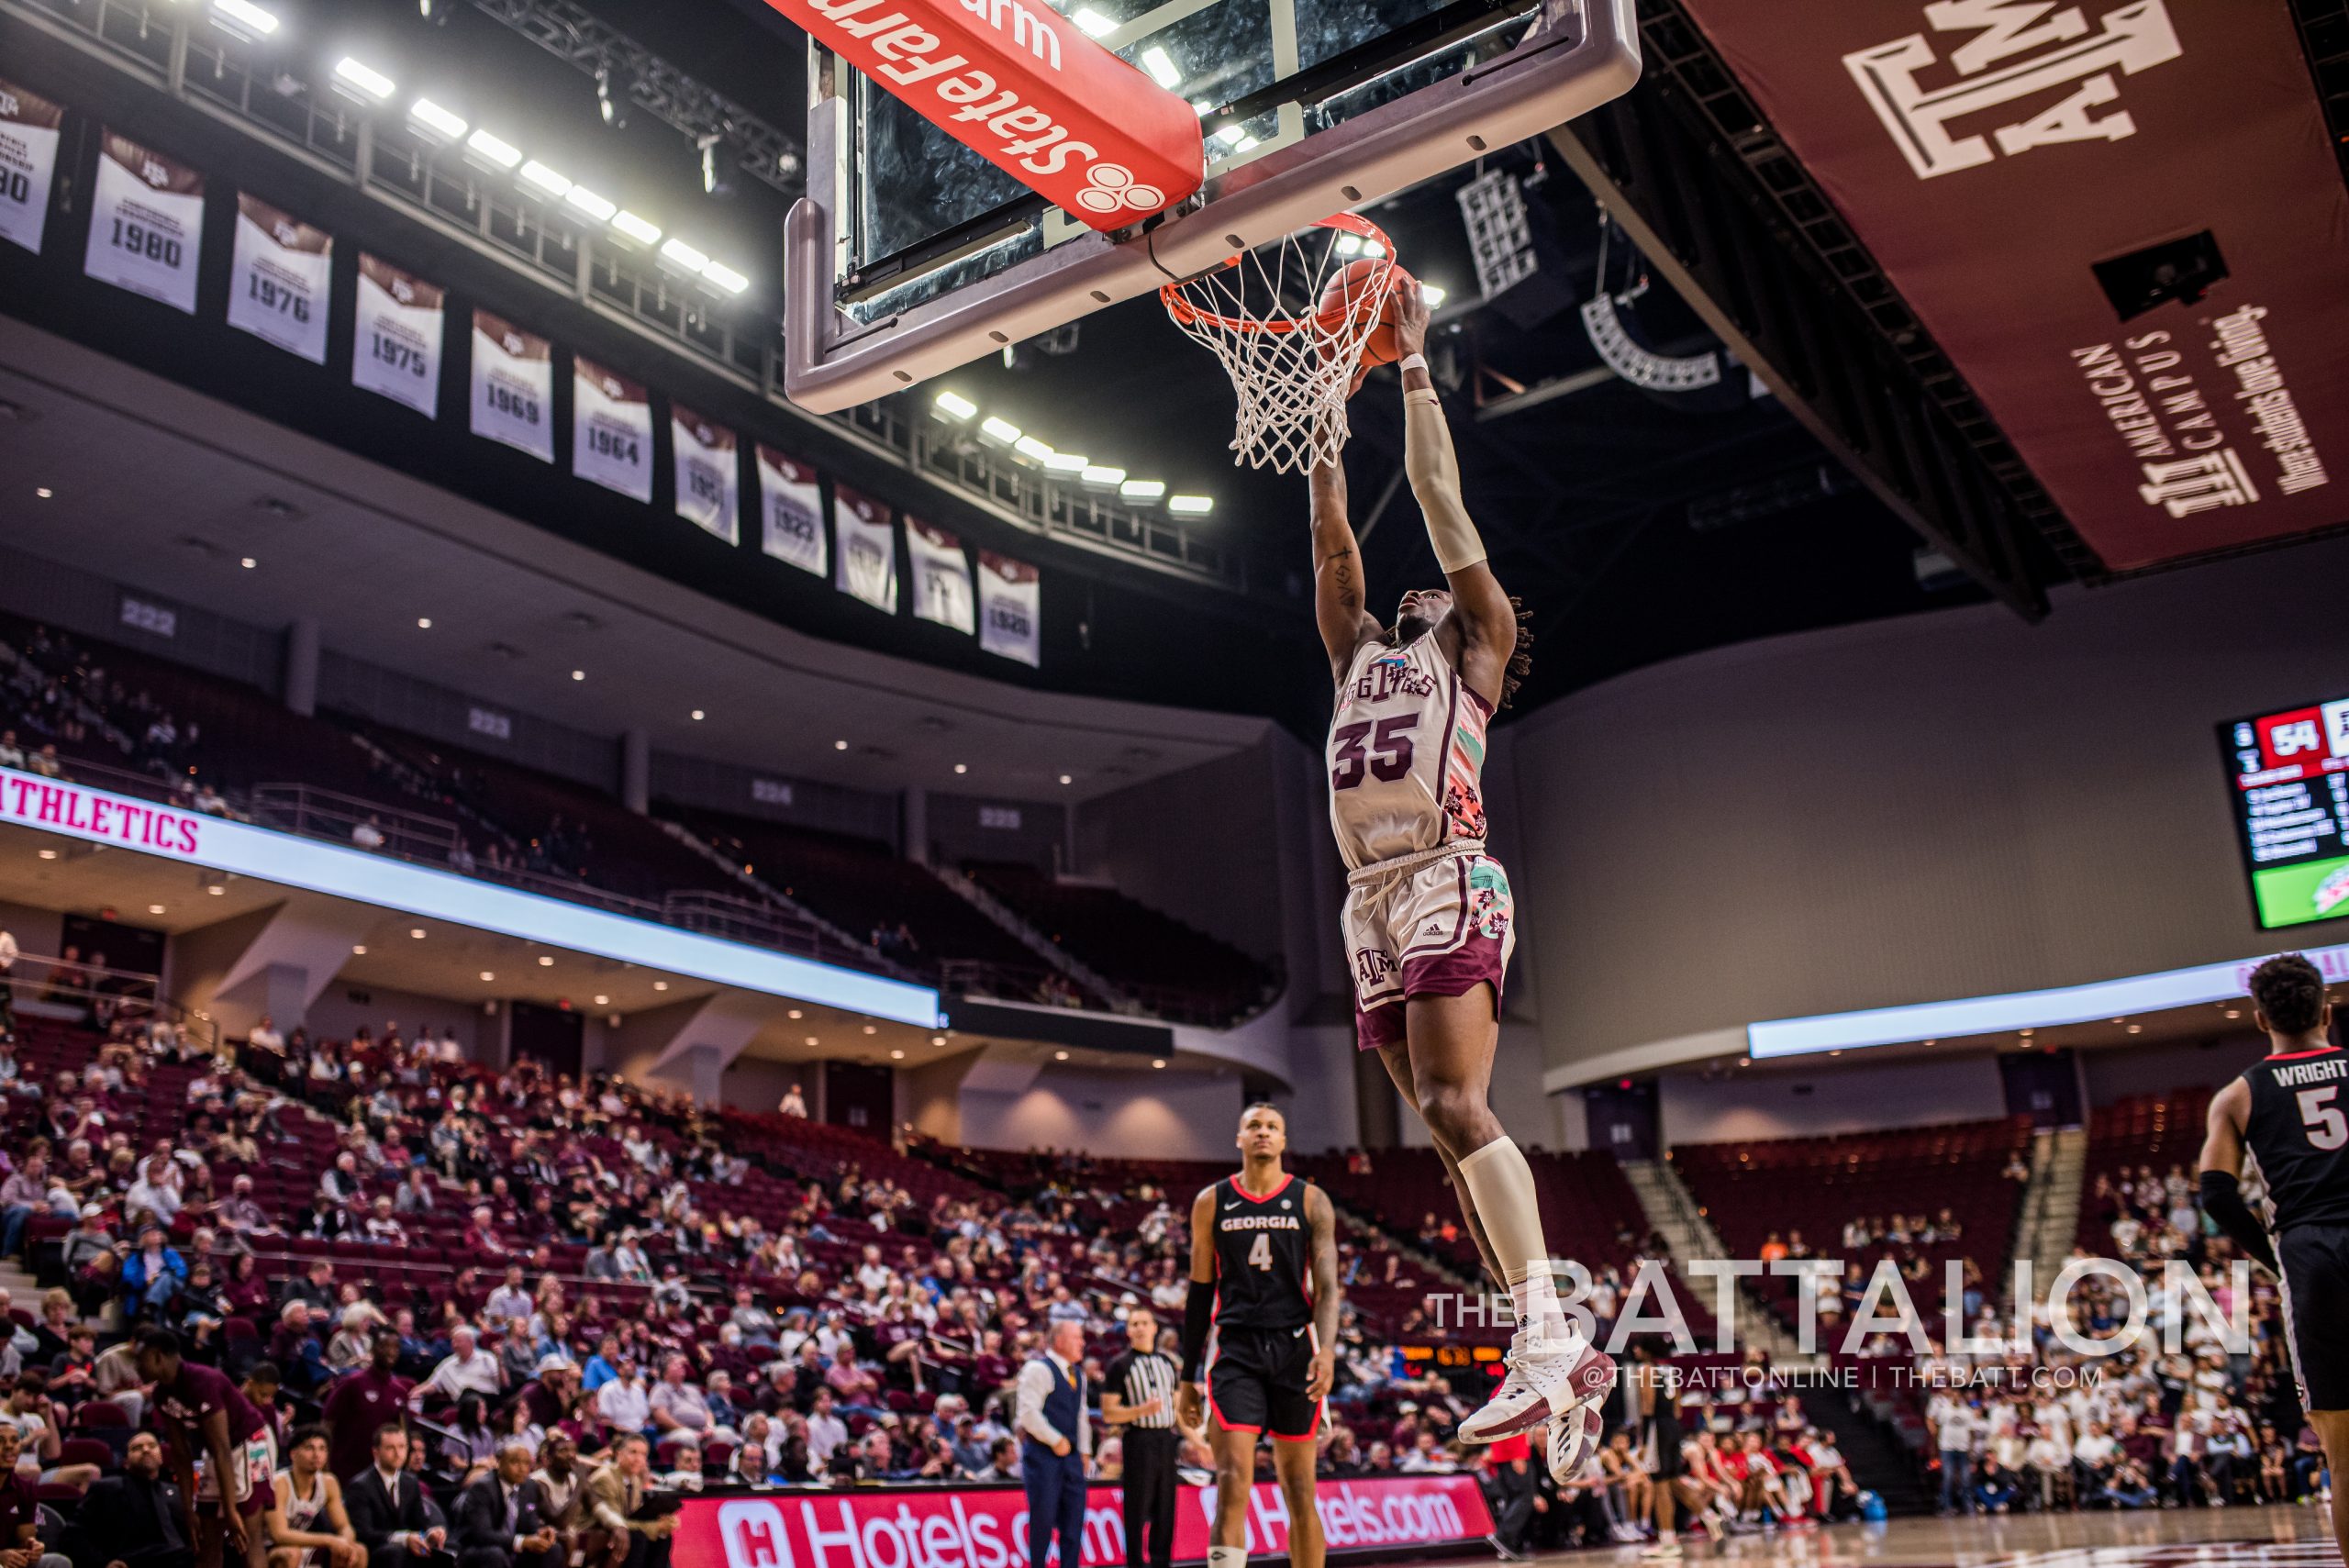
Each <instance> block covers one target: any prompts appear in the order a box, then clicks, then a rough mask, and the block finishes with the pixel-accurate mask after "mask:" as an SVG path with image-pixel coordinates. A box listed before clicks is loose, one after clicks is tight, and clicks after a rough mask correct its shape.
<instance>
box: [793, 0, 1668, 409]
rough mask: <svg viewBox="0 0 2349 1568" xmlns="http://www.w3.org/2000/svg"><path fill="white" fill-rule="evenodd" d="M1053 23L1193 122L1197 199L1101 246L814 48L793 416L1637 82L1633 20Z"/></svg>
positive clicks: (1611, 11)
mask: <svg viewBox="0 0 2349 1568" xmlns="http://www.w3.org/2000/svg"><path fill="white" fill-rule="evenodd" d="M965 3H966V4H967V3H968V0H965ZM1027 3H1029V4H1031V5H1036V6H1040V7H1041V5H1042V4H1043V3H1044V0H1027ZM1055 4H1057V5H1058V6H1061V7H1063V8H1064V9H1063V11H1059V12H1056V13H1055V14H1054V17H1053V20H1054V21H1055V22H1057V23H1058V24H1059V25H1062V26H1074V27H1075V28H1079V29H1081V30H1082V31H1084V32H1085V33H1088V34H1090V35H1092V36H1093V37H1094V38H1095V39H1097V40H1098V41H1099V42H1100V43H1101V44H1102V45H1103V46H1104V47H1106V48H1108V49H1109V50H1113V51H1115V52H1116V53H1117V54H1118V55H1119V56H1120V57H1121V58H1123V59H1125V60H1126V61H1130V62H1131V63H1133V64H1135V65H1137V66H1138V67H1140V68H1141V69H1142V70H1144V71H1146V72H1149V74H1150V75H1151V76H1152V77H1153V78H1154V79H1156V80H1157V81H1158V82H1160V83H1162V84H1163V85H1165V86H1166V87H1168V88H1169V89H1170V90H1171V91H1174V92H1175V93H1179V94H1180V95H1183V96H1184V97H1185V98H1186V99H1188V100H1189V101H1190V102H1191V104H1192V106H1194V107H1195V108H1196V109H1197V110H1198V112H1199V114H1200V117H1201V128H1202V129H1203V130H1204V131H1205V132H1206V137H1207V150H1208V171H1207V180H1206V183H1205V184H1204V185H1203V186H1202V187H1201V189H1200V191H1199V193H1198V195H1197V196H1195V197H1193V198H1192V199H1191V200H1190V201H1189V202H1187V203H1185V204H1183V205H1182V206H1177V207H1175V208H1171V209H1169V210H1168V211H1167V212H1165V213H1163V214H1160V215H1158V216H1156V217H1152V218H1150V219H1148V220H1146V221H1145V222H1144V223H1142V224H1141V225H1138V226H1137V227H1136V228H1132V229H1128V230H1121V231H1119V232H1118V233H1115V234H1103V233H1097V232H1096V231H1095V230H1093V229H1091V228H1086V227H1085V226H1084V225H1083V224H1081V223H1079V222H1077V221H1076V220H1075V219H1074V218H1072V217H1069V216H1068V215H1067V214H1065V213H1063V212H1062V211H1060V210H1059V209H1058V208H1056V207H1053V206H1050V205H1049V204H1048V203H1046V202H1045V201H1044V199H1043V198H1042V197H1041V196H1039V195H1034V194H1033V193H1032V192H1030V191H1028V190H1027V189H1026V188H1024V187H1023V186H1021V185H1020V184H1019V183H1018V182H1016V181H1014V180H1013V179H1012V178H1011V177H1010V176H1009V175H1008V174H1005V173H1003V172H1001V171H999V170H997V169H996V168H995V167H993V166H992V165H990V164H988V163H987V162H985V161H984V160H982V159H981V158H980V157H978V155H977V154H975V153H974V152H972V151H970V150H967V149H966V148H964V147H963V146H962V145H961V144H959V143H957V142H956V141H954V140H953V139H952V138H950V137H948V136H947V135H946V134H945V133H944V132H942V131H941V130H939V129H938V128H935V127H933V126H932V125H930V123H929V122H928V121H926V120H924V119H923V118H921V117H919V116H918V115H917V114H916V113H915V112H914V111H913V110H912V109H911V108H909V107H907V106H906V105H904V104H902V103H900V102H898V101H897V100H896V99H895V98H893V97H891V96H890V95H888V94H887V93H886V92H885V91H883V90H882V89H881V88H880V87H878V86H876V85H875V84H874V83H873V82H871V81H870V80H868V79H867V78H865V77H864V76H863V75H862V74H860V73H859V72H856V71H855V70H853V69H852V68H851V67H850V66H849V65H848V64H847V63H846V62H845V61H842V60H841V58H840V57H839V56H837V55H834V54H833V53H831V52H830V51H829V50H826V49H824V48H823V47H822V46H820V45H818V44H813V43H811V44H810V46H809V49H810V55H809V62H808V64H809V69H808V95H809V106H808V119H807V195H806V196H805V197H803V198H802V199H801V200H800V201H799V202H798V203H797V204H796V205H795V206H794V207H793V208H792V211H791V215H790V217H789V219H788V220H787V222H786V224H785V295H786V298H785V390H786V391H787V392H788V394H789V395H790V396H791V398H792V400H793V401H794V402H795V403H797V404H799V405H800V406H803V407H807V408H809V409H812V410H815V411H817V412H831V411H833V410H836V409H841V408H845V407H849V406H852V405H855V404H858V403H863V402H867V401H869V400H871V399H873V398H874V397H878V396H881V395H885V394H886V393H891V392H896V391H901V390H903V389H904V388H906V387H907V386H910V385H912V384H915V383H917V382H919V381H924V380H927V379H928V378H930V377H931V376H934V375H939V374H941V373H944V372H946V371H950V370H952V369H953V368H954V367H956V366H957V365H962V364H965V363H968V362H969V361H972V360H974V359H977V358H979V357H980V356H981V355H984V354H987V353H990V352H993V351H995V350H998V349H1000V348H1002V347H1004V346H1006V345H1008V344H1010V343H1016V342H1019V341H1020V340H1021V339H1026V338H1030V337H1032V336H1034V335H1035V334H1037V333H1039V332H1043V331H1047V330H1050V329H1051V328H1055V327H1059V326H1063V325H1064V324H1066V323H1068V322H1070V321H1074V320H1075V319H1077V318H1078V317H1082V316H1085V315H1086V314H1088V313H1090V312H1092V311H1095V310H1098V309H1100V308H1101V307H1102V306H1106V305H1112V304H1115V303H1117V302H1118V301H1120V300H1124V299H1130V298H1133V297H1134V296H1136V295H1142V294H1146V293H1149V292H1151V291H1152V290H1154V289H1156V288H1157V287H1158V285H1159V284H1163V283H1166V282H1168V281H1169V280H1171V279H1175V278H1182V277H1186V276H1189V275H1190V274H1192V273H1195V272H1200V271H1203V270H1205V269H1207V268H1209V267H1213V266H1216V265H1218V264H1219V263H1221V262H1223V261H1227V260H1229V259H1230V258H1231V257H1232V256H1234V255H1235V254H1238V253H1240V252H1241V251H1245V250H1252V249H1254V248H1256V247H1257V246H1260V245H1264V244H1269V243H1271V242H1273V241H1275V240H1278V239H1282V238H1283V237H1285V236H1286V235H1288V234H1290V233H1292V232H1294V231H1296V230H1297V229H1300V228H1305V227H1306V226H1308V225H1309V224H1312V223H1314V222H1316V221H1318V220H1319V219H1321V218H1324V217H1329V216H1330V215H1331V214H1332V213H1336V212H1341V211H1347V210H1351V209H1353V208H1357V207H1360V206H1364V205H1366V204H1368V203H1371V202H1375V201H1377V200H1379V199H1381V198H1382V197H1385V196H1386V195H1391V194H1392V193H1394V192H1396V191H1398V190H1401V189H1403V188H1404V187H1405V186H1408V185H1410V184H1413V183H1417V182H1419V181H1420V180H1424V179H1428V178H1430V177H1431V176H1433V175H1436V174H1439V173H1442V172H1444V171H1445V170H1447V169H1452V168H1456V167H1458V166H1459V165H1461V164H1464V163H1467V162H1471V161H1474V160H1475V158H1477V157H1478V156H1479V155H1480V154H1482V153H1484V152H1485V151H1486V150H1490V149H1494V148H1498V147H1505V146H1507V145H1508V144H1509V143H1510V142H1513V141H1518V140H1521V139H1525V138H1527V137H1530V136H1535V135H1538V134H1540V133H1542V132H1543V131H1546V130H1549V129H1551V128H1553V127H1555V126H1558V125H1561V124H1563V123H1564V122H1565V121H1567V120H1569V119H1572V118H1574V117H1575V116H1577V115H1581V114H1585V113H1587V112H1588V111H1589V110H1591V109H1593V108H1596V107H1598V106H1599V105H1601V104H1604V103H1606V102H1608V101H1609V100H1610V99H1613V98H1615V97H1617V96H1619V95H1621V94H1623V93H1625V92H1627V91H1629V90H1630V89H1631V85H1632V83H1635V82H1636V81H1638V79H1639V73H1640V58H1639V32H1638V27H1637V23H1636V18H1635V16H1634V10H1635V5H1636V0H1055ZM1406 260H1407V261H1408V258H1407V259H1406Z"/></svg>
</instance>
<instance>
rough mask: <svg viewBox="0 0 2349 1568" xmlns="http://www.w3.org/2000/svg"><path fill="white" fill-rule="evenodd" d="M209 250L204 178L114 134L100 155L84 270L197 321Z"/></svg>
mask: <svg viewBox="0 0 2349 1568" xmlns="http://www.w3.org/2000/svg"><path fill="white" fill-rule="evenodd" d="M203 247H204V176H203V175H202V174H199V173H197V172H195V170H193V169H191V168H189V167H188V166H187V165H186V164H184V163H183V162H181V161H179V160H178V159H176V158H167V157H165V156H164V155H163V154H162V153H160V152H157V151H154V150H151V149H150V148H145V147H141V146H139V143H137V142H135V141H133V140H131V139H129V138H128V137H127V136H117V135H116V134H115V133H114V132H112V131H107V132H106V134H105V139H104V140H103V141H102V142H101V144H100V147H99V152H98V178H97V184H96V188H95V190H94V191H93V192H92V193H91V196H90V249H89V254H88V256H87V257H86V258H85V259H84V261H83V266H82V270H83V272H87V273H89V275H90V276H92V277H94V278H95V279H97V280H98V281H99V282H100V283H102V284H114V285H115V286H116V287H117V288H123V289H128V290H129V291H130V292H131V293H133V294H141V295H146V296H147V297H148V298H150V299H158V300H161V301H162V302H163V303H164V304H165V305H168V306H171V307H172V308H173V309H174V310H183V311H185V312H186V313H187V314H188V315H190V316H193V315H195V263H196V256H197V253H198V252H199V251H200V250H202V249H203Z"/></svg>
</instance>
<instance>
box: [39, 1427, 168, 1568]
mask: <svg viewBox="0 0 2349 1568" xmlns="http://www.w3.org/2000/svg"><path fill="white" fill-rule="evenodd" d="M122 1464H123V1469H122V1473H121V1474H120V1475H109V1476H107V1477H106V1479H105V1480H103V1481H94V1482H92V1483H91V1484H90V1489H89V1491H87V1492H85V1493H83V1496H82V1506H81V1507H80V1508H78V1509H76V1510H75V1511H74V1515H73V1522H72V1524H70V1525H68V1526H66V1527H65V1540H64V1547H65V1552H66V1555H68V1556H70V1557H71V1558H72V1560H73V1568H108V1565H109V1564H112V1563H117V1562H119V1563H122V1564H123V1565H124V1568H195V1550H194V1549H193V1548H191V1547H190V1546H189V1545H188V1540H187V1534H186V1532H185V1530H184V1529H182V1521H183V1520H184V1519H185V1518H187V1505H186V1504H185V1503H184V1501H182V1499H181V1496H180V1489H179V1486H178V1485H177V1484H175V1483H174V1482H173V1480H172V1479H171V1477H170V1476H168V1475H166V1474H164V1473H163V1445H162V1443H161V1441H160V1440H157V1438H156V1436H155V1434H154V1433H152V1432H140V1433H139V1434H138V1435H137V1436H135V1437H133V1438H132V1439H131V1440H130V1444H129V1447H128V1449H127V1450H126V1451H124V1454H123V1462H122Z"/></svg>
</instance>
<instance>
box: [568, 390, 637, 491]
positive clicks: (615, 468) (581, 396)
mask: <svg viewBox="0 0 2349 1568" xmlns="http://www.w3.org/2000/svg"><path fill="white" fill-rule="evenodd" d="M571 472H572V473H575V474H577V475H578V476H579V477H580V478H582V479H584V480H585V481H587V482H588V483H589V484H600V485H602V486H603V487H604V488H605V489H607V490H616V491H618V492H619V494H621V495H627V496H630V497H633V498H634V499H636V500H639V501H650V500H651V499H652V395H651V393H649V392H647V391H646V390H645V389H644V388H643V386H642V385H640V384H638V383H636V382H633V381H630V380H629V378H628V377H626V376H624V375H622V374H620V373H618V372H617V371H609V370H606V369H605V368H604V367H603V366H602V365H599V364H597V363H596V361H593V360H591V359H589V358H587V356H585V355H584V354H574V355H573V356H572V360H571Z"/></svg>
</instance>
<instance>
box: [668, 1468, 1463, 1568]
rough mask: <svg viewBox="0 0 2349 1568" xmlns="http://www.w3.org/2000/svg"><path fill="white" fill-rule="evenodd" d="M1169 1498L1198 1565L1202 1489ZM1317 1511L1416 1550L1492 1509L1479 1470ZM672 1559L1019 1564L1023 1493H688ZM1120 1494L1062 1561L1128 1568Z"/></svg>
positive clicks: (1337, 1496)
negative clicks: (1075, 1556) (1073, 1558)
mask: <svg viewBox="0 0 2349 1568" xmlns="http://www.w3.org/2000/svg"><path fill="white" fill-rule="evenodd" d="M1179 1491H1180V1493H1181V1496H1179V1497H1178V1499H1177V1500H1176V1503H1175V1555H1174V1560H1175V1562H1184V1563H1188V1562H1206V1561H1207V1556H1208V1514H1209V1513H1210V1512H1211V1511H1212V1510H1213V1508H1214V1507H1215V1489H1214V1488H1213V1487H1211V1486H1184V1487H1181V1488H1179ZM1314 1504H1315V1511H1316V1512H1317V1513H1319V1515H1320V1518H1321V1532H1322V1536H1323V1538H1324V1539H1325V1540H1327V1542H1328V1544H1329V1548H1330V1551H1386V1552H1391V1553H1393V1554H1395V1555H1397V1556H1417V1555H1421V1554H1424V1553H1426V1552H1428V1551H1431V1550H1436V1549H1441V1548H1443V1547H1447V1546H1454V1545H1458V1544H1460V1543H1462V1542H1466V1541H1479V1540H1484V1539H1485V1537H1486V1535H1488V1534H1490V1533H1491V1531H1492V1528H1493V1517H1492V1513H1491V1510H1490V1509H1488V1508H1487V1507H1486V1504H1485V1494H1484V1490H1483V1488H1482V1487H1480V1486H1479V1485H1477V1482H1476V1478H1475V1476H1474V1475H1392V1476H1375V1477H1359V1478H1356V1479H1353V1480H1350V1481H1338V1480H1326V1479H1325V1480H1323V1481H1322V1482H1321V1483H1320V1484H1319V1486H1318V1487H1317V1488H1316V1492H1315V1497H1314ZM1288 1523H1289V1520H1288V1509H1287V1507H1286V1504H1285V1503H1284V1502H1283V1501H1282V1499H1281V1494H1280V1488H1279V1487H1278V1486H1275V1485H1271V1484H1269V1483H1260V1484H1259V1485H1256V1486H1255V1487H1254V1489H1253V1495H1252V1496H1251V1497H1250V1499H1249V1507H1248V1554H1249V1555H1250V1556H1251V1557H1256V1558H1263V1557H1278V1556H1281V1555H1283V1554H1285V1553H1286V1551H1288ZM672 1540H673V1543H674V1544H673V1545H672V1547H671V1549H670V1551H671V1561H672V1562H673V1563H674V1565H675V1568H1026V1564H1027V1562H1028V1561H1029V1559H1028V1500H1027V1495H1026V1493H1025V1492H1023V1491H1022V1490H1020V1489H1019V1488H1018V1487H1016V1486H994V1487H987V1486H970V1487H936V1488H930V1487H923V1488H919V1489H907V1490H896V1489H882V1490H876V1491H870V1492H863V1491H860V1492H848V1493H841V1492H782V1493H769V1494H763V1495H762V1494H757V1493H750V1494H745V1495H742V1496H731V1497H726V1496H719V1497H689V1498H687V1499H686V1500H685V1506H684V1508H683V1509H682V1510H681V1511H680V1513H679V1514H678V1517H677V1532H676V1534H675V1535H674V1537H673V1538H672ZM1126 1561H1127V1559H1126V1531H1125V1518H1124V1512H1123V1509H1122V1507H1121V1506H1120V1496H1119V1488H1118V1487H1116V1486H1114V1485H1101V1486H1094V1487H1092V1488H1090V1490H1089V1492H1088V1494H1087V1496H1086V1497H1085V1535H1084V1562H1082V1563H1081V1564H1074V1565H1064V1568H1123V1564H1124V1563H1125V1562H1126Z"/></svg>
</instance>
